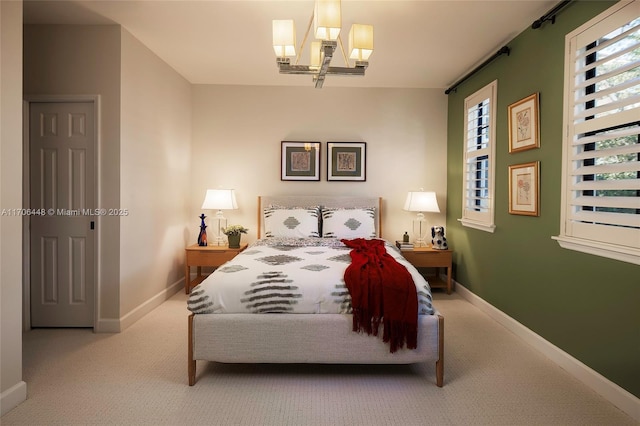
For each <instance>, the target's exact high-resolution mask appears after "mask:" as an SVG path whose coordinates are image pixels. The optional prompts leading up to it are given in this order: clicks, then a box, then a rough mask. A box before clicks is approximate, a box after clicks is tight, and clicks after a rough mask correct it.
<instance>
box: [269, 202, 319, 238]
mask: <svg viewBox="0 0 640 426" xmlns="http://www.w3.org/2000/svg"><path fill="white" fill-rule="evenodd" d="M319 210H320V209H319V208H318V207H308V208H293V209H290V208H278V207H275V206H271V207H267V208H265V209H264V236H265V237H266V238H272V237H278V238H282V237H285V238H311V237H316V238H317V237H319V236H320V231H319V226H318V224H319V221H318V216H319Z"/></svg>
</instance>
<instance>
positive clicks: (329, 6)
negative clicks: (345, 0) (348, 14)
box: [313, 0, 342, 40]
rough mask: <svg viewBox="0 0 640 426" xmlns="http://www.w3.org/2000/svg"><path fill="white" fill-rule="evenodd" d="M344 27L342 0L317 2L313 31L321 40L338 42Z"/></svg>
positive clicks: (318, 0)
mask: <svg viewBox="0 0 640 426" xmlns="http://www.w3.org/2000/svg"><path fill="white" fill-rule="evenodd" d="M341 27H342V13H341V11H340V0H316V7H315V12H314V14H313V30H314V33H315V36H316V38H317V39H319V40H337V39H338V35H339V34H340V28H341Z"/></svg>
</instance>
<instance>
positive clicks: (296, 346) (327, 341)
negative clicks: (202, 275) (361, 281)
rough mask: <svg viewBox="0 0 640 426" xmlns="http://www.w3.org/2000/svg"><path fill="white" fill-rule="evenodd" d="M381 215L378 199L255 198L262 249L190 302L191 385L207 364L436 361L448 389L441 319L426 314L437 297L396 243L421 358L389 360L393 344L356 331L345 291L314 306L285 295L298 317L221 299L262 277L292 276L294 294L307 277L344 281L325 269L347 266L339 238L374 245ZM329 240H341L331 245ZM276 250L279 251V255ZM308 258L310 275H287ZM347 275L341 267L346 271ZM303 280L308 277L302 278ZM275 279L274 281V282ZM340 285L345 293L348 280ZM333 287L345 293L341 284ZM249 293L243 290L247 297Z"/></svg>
mask: <svg viewBox="0 0 640 426" xmlns="http://www.w3.org/2000/svg"><path fill="white" fill-rule="evenodd" d="M381 208H382V202H381V199H380V198H377V197H332V196H261V197H258V234H257V235H258V240H257V241H256V242H254V243H251V244H250V245H249V247H248V248H247V249H246V250H244V251H243V252H242V253H240V254H239V255H238V256H236V257H235V258H234V259H233V260H231V261H229V262H227V263H225V264H224V265H222V266H221V267H220V268H218V269H216V271H214V273H212V274H211V275H210V276H209V277H207V278H206V279H205V280H204V281H203V282H202V283H200V284H199V285H198V286H196V287H195V288H194V289H193V290H192V292H191V294H190V296H189V299H188V307H189V310H190V311H191V314H190V315H189V317H188V379H189V385H190V386H193V385H194V384H195V383H196V361H197V360H203V361H212V362H220V363H292V364H293V363H317V364H413V363H427V362H433V363H435V382H436V385H437V386H439V387H442V385H443V382H444V318H443V316H442V315H441V314H440V313H439V312H438V311H437V310H436V309H435V308H434V307H433V305H429V304H430V301H431V293H430V290H429V288H428V284H427V283H426V281H425V280H424V278H422V276H421V275H420V274H419V272H418V271H417V270H416V269H415V268H414V267H413V266H411V265H410V264H409V263H408V262H407V261H406V260H404V258H403V257H402V255H401V254H400V252H399V251H398V250H397V249H395V247H394V246H393V245H392V244H390V243H389V242H385V247H387V250H388V252H389V254H391V255H392V256H393V257H394V258H395V259H396V260H397V261H398V263H401V264H402V265H404V266H406V268H407V271H409V273H410V274H411V276H412V277H413V279H414V281H415V285H416V290H417V294H418V298H419V305H418V306H419V308H418V311H419V313H418V331H417V347H416V348H415V349H407V348H406V347H404V348H401V349H399V350H396V351H395V352H393V353H392V352H391V351H390V350H389V344H388V343H385V342H383V340H382V338H380V336H372V335H368V334H366V333H358V332H354V331H353V316H352V314H351V313H350V311H349V309H350V305H349V302H350V300H348V299H349V296H348V293H347V295H346V296H345V294H344V291H341V290H339V289H334V291H332V292H331V294H325V293H323V294H314V295H313V296H312V297H311V299H307V296H306V295H305V296H301V295H299V294H295V295H292V294H288V296H289V300H291V299H292V298H296V300H295V302H292V303H291V305H293V306H295V308H291V307H290V306H289V305H286V304H285V302H282V301H280V302H279V304H278V306H277V307H275V308H274V307H266V308H265V305H264V304H263V303H262V302H260V303H256V299H254V298H251V297H244V299H243V300H242V301H241V300H240V298H234V297H231V296H229V295H228V294H227V293H224V291H225V289H226V288H229V289H232V288H233V287H242V286H243V285H244V286H245V287H246V288H249V286H250V285H254V286H255V285H256V284H255V283H256V279H255V277H256V276H258V275H265V274H266V275H269V274H274V273H275V274H282V273H283V271H284V273H285V274H286V275H287V276H286V277H285V278H286V279H287V280H288V281H293V283H294V284H295V288H298V287H300V288H303V287H304V286H305V285H308V282H310V281H311V278H307V277H313V278H312V279H313V280H315V279H316V278H315V276H317V275H319V276H322V277H325V278H323V280H324V281H337V279H336V278H335V276H331V275H330V274H332V273H334V274H335V272H331V271H330V268H328V267H326V266H325V265H326V264H339V263H345V262H344V260H345V257H348V255H349V249H348V248H347V247H345V246H344V245H342V247H340V246H341V244H340V243H339V241H340V239H342V238H350V237H353V238H359V237H361V236H362V231H363V229H364V230H366V237H367V238H369V237H371V239H379V238H378V237H379V236H380V235H381V220H380V218H381V213H382V212H381ZM292 212H294V213H292ZM345 214H347V215H350V216H354V217H355V219H356V220H353V218H352V217H351V218H349V219H348V220H346V221H345V220H344V219H345V217H346V216H344V215H345ZM314 215H315V217H316V221H317V222H319V225H318V226H316V228H315V229H313V228H312V226H311V225H309V226H307V225H308V223H309V217H314ZM282 219H285V220H282ZM318 219H319V220H318ZM292 221H293V223H292ZM283 223H284V224H285V225H282V224H283ZM345 225H346V228H345ZM354 228H357V229H355V230H354ZM352 232H353V233H352ZM332 236H333V237H334V238H326V237H332ZM322 237H325V238H322ZM274 241H276V242H277V243H274ZM274 244H275V245H276V247H275V248H273V247H272V246H273V245H274ZM327 245H328V246H329V248H327ZM274 249H275V250H279V254H278V253H277V254H273V253H271V252H270V250H274ZM332 250H337V254H332V253H329V252H330V251H332ZM301 252H305V253H307V254H309V253H310V254H311V256H316V257H315V258H314V259H313V260H309V261H307V260H306V259H305V260H303V261H302V263H303V264H305V265H306V268H301V267H300V264H301V262H294V261H292V262H291V264H294V265H296V266H295V268H296V271H290V270H288V269H285V268H286V267H287V263H288V259H292V258H293V259H298V260H300V259H299V257H302V256H303V255H302V254H300V253H301ZM256 258H259V259H260V262H257V261H256ZM265 259H266V260H265ZM339 260H342V262H340V261H339ZM346 263H348V262H346ZM252 264H253V265H256V264H262V265H263V266H262V269H261V270H259V271H258V270H256V269H254V268H256V267H257V268H258V269H260V266H251V265H252ZM345 267H346V266H344V265H343V266H342V268H343V271H344V268H345ZM305 273H306V274H308V275H304V274H305ZM243 274H244V276H245V277H246V278H244V280H245V281H247V282H246V283H244V281H243V282H242V284H238V283H237V282H236V281H230V280H231V278H229V277H231V276H233V277H234V278H233V279H234V280H237V279H238V278H237V277H240V279H241V280H243V278H242V276H243ZM289 274H290V276H289ZM299 274H301V275H299ZM323 274H329V275H323ZM342 274H344V272H342ZM327 277H330V278H327ZM273 278H274V277H273V276H268V279H273ZM275 278H282V277H275ZM248 281H253V283H251V284H250V283H249V282H248ZM342 284H343V285H344V279H342ZM333 285H334V287H338V285H337V284H333ZM317 286H318V287H319V286H320V284H319V283H318V284H314V285H313V287H312V288H313V289H314V290H313V291H316V290H315V289H316V287H317ZM422 289H426V291H422ZM245 290H246V289H245ZM342 290H344V288H343V289H342ZM251 291H253V290H251ZM317 291H318V292H319V291H320V290H317ZM323 291H324V290H323ZM209 292H215V294H214V293H209ZM249 292H250V291H245V292H244V294H245V295H246V294H248V293H249ZM345 299H346V303H345ZM287 303H289V302H287ZM283 304H285V305H286V306H284V305H283ZM274 312H277V313H274ZM284 331H286V332H284Z"/></svg>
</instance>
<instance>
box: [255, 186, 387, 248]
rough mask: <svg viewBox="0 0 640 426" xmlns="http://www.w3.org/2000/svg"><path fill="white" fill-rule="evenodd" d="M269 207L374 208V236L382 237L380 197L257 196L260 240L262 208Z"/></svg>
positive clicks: (262, 220) (262, 227) (262, 224)
mask: <svg viewBox="0 0 640 426" xmlns="http://www.w3.org/2000/svg"><path fill="white" fill-rule="evenodd" d="M271 205H277V206H282V207H308V206H322V207H334V208H336V207H338V208H340V207H343V208H355V207H375V218H374V221H375V225H376V235H377V236H378V237H380V236H381V235H382V226H381V220H380V218H381V217H382V198H381V197H351V196H330V195H261V196H258V238H262V237H263V235H262V230H263V229H264V214H263V212H264V208H265V207H269V206H271Z"/></svg>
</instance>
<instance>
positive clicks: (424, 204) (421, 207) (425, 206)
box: [404, 191, 440, 213]
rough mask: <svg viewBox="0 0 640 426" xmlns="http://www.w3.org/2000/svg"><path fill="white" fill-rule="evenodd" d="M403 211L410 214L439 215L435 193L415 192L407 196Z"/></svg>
mask: <svg viewBox="0 0 640 426" xmlns="http://www.w3.org/2000/svg"><path fill="white" fill-rule="evenodd" d="M404 210H408V211H410V212H435V213H440V207H438V200H437V199H436V193H435V192H424V191H415V192H409V193H408V194H407V201H405V203H404Z"/></svg>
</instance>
